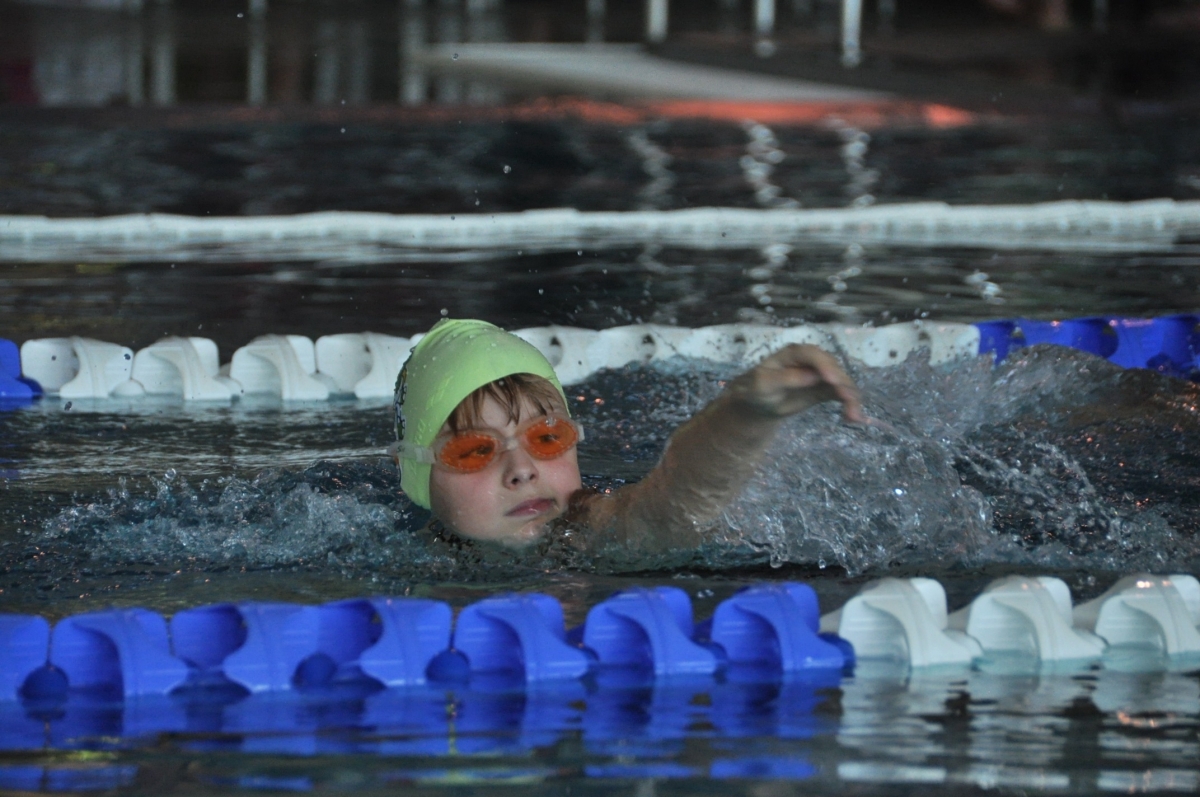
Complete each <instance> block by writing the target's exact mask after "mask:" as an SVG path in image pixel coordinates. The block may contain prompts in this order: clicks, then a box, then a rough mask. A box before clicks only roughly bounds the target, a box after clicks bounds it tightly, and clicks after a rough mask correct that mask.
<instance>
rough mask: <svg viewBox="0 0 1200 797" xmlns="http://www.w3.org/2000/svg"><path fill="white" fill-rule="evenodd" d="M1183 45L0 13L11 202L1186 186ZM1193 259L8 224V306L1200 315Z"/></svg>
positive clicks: (483, 12)
mask: <svg viewBox="0 0 1200 797" xmlns="http://www.w3.org/2000/svg"><path fill="white" fill-rule="evenodd" d="M1197 44H1200V0H865V2H861V0H686V1H685V0H671V1H670V2H668V0H339V1H338V2H333V1H332V0H0V214H7V215H18V216H30V215H45V216H50V217H55V218H60V219H80V218H93V217H107V216H115V215H120V214H129V213H154V212H158V213H172V214H181V215H186V216H196V217H214V218H213V222H214V223H216V221H217V220H216V218H215V217H244V216H272V215H290V214H297V213H306V212H314V211H329V210H341V211H372V212H380V213H389V214H413V213H438V214H447V215H450V216H454V215H455V214H480V213H503V212H516V211H524V210H530V209H538V208H556V207H570V208H576V209H579V210H581V211H638V210H677V209H685V208H693V207H705V206H723V207H740V208H754V209H762V210H770V209H778V208H792V209H812V208H862V207H868V206H874V205H879V206H882V205H887V204H903V203H911V202H929V201H934V202H943V203H949V204H952V205H1003V204H1025V205H1028V204H1033V203H1039V202H1050V201H1058V200H1113V201H1121V202H1130V201H1138V200H1148V199H1171V200H1176V201H1181V200H1194V199H1200V136H1198V135H1197V133H1196V129H1197V128H1196V124H1195V121H1196V116H1197V110H1198V108H1200V47H1197ZM89 240H92V239H89ZM0 243H2V241H0ZM1194 243H1195V242H1178V245H1173V246H1170V247H1167V248H1166V249H1163V248H1154V247H1149V248H1146V249H1145V250H1142V251H1128V250H1125V251H1100V250H1097V249H1095V248H1094V247H1093V248H1092V249H1090V250H1087V251H1083V250H1077V251H1073V250H1072V248H1071V247H1066V248H1060V249H1057V250H1054V249H1046V248H1039V247H1038V246H1031V247H1029V248H1021V247H1020V246H1011V247H1008V248H1006V249H1003V250H997V249H996V248H994V247H993V246H991V245H979V246H974V247H964V246H948V245H946V243H945V242H938V241H934V240H931V241H930V242H929V243H928V245H924V246H911V245H910V246H904V247H887V246H879V245H864V246H860V245H858V244H854V245H851V246H849V247H847V246H846V245H844V244H839V245H812V246H804V247H795V248H794V249H793V248H792V247H791V246H789V245H786V243H785V242H780V241H772V240H763V241H762V242H761V247H758V248H751V249H746V250H744V251H743V250H738V251H721V252H713V251H708V250H705V249H703V248H688V247H675V248H661V247H655V246H635V247H630V246H623V245H607V244H603V243H601V242H596V243H595V245H594V246H588V247H583V248H581V247H579V246H577V245H576V244H575V243H574V242H567V243H566V244H564V245H563V247H561V251H557V250H556V251H548V250H542V251H538V252H532V251H527V250H525V249H521V248H518V249H515V250H513V251H506V252H488V253H483V252H479V251H456V252H450V253H445V252H443V253H440V254H439V253H435V252H420V251H415V252H407V253H402V255H401V254H395V255H394V256H393V255H387V254H386V253H384V254H383V255H380V254H378V253H376V254H374V255H372V256H371V257H365V256H363V257H359V258H358V259H356V255H354V254H353V253H352V252H350V250H347V254H345V255H344V256H342V257H340V258H330V257H328V256H327V255H317V254H314V255H313V256H312V257H311V258H309V259H305V258H294V259H291V260H287V261H286V262H283V261H279V260H278V259H275V260H271V259H269V258H267V259H264V258H263V257H261V256H260V255H259V254H253V253H248V254H245V255H242V254H240V253H239V252H238V251H237V250H236V248H231V247H225V248H223V249H220V248H218V249H214V250H212V251H211V252H209V253H207V254H205V255H203V256H200V255H195V254H193V255H190V256H189V257H188V258H187V259H188V260H189V262H187V263H184V262H183V260H184V259H185V258H184V256H183V253H181V252H177V251H174V250H170V249H169V248H164V249H163V250H162V251H161V255H160V256H155V257H153V258H151V259H149V260H148V259H147V258H146V257H144V256H142V257H139V258H131V257H130V256H129V254H128V252H125V251H124V250H120V249H119V248H118V249H110V248H108V247H107V244H106V243H105V242H104V241H103V240H100V239H98V238H97V239H94V240H92V244H89V246H91V248H90V249H87V251H86V252H84V253H83V254H81V253H80V251H79V246H77V247H76V248H75V250H72V252H71V253H65V251H60V250H57V249H44V248H38V247H31V246H26V245H24V244H21V243H20V242H19V241H18V242H15V243H12V242H11V241H10V245H9V246H8V247H7V248H5V247H3V246H0V287H2V288H3V290H2V291H0V311H2V312H3V313H4V317H5V319H6V322H5V323H6V325H5V330H4V335H5V336H6V337H9V338H11V339H13V340H16V341H18V342H19V341H22V340H25V339H29V338H34V337H44V336H49V335H88V336H92V337H96V338H99V339H102V340H110V341H119V342H121V343H122V344H125V345H131V346H135V347H136V346H143V345H148V344H150V343H151V342H153V341H154V340H157V339H158V338H159V337H161V336H164V335H204V336H207V337H211V338H213V339H214V340H216V341H217V342H218V344H219V345H220V348H221V351H222V352H223V357H228V356H229V354H230V353H231V352H232V351H233V350H234V349H236V348H237V347H239V346H241V345H244V344H245V343H246V342H248V341H249V340H250V339H252V338H253V337H254V336H255V335H260V334H266V333H282V332H288V333H296V334H304V335H309V336H311V337H317V336H319V335H324V334H331V333H336V332H348V331H361V330H364V329H373V330H376V331H379V332H386V333H389V334H395V335H400V336H408V335H412V334H414V333H416V332H419V331H421V330H424V329H427V328H428V326H429V325H430V324H431V323H432V322H433V321H435V320H436V319H437V318H438V317H440V316H441V315H442V314H450V315H480V316H484V317H487V318H489V319H491V320H493V321H496V322H498V323H501V324H506V325H509V326H514V327H519V326H534V325H542V324H568V325H577V326H587V327H592V328H604V327H608V326H613V325H618V324H627V323H633V322H638V321H654V322H657V323H674V324H681V325H688V326H702V325H706V324H716V323H727V322H747V321H749V322H761V323H775V324H795V323H808V322H825V321H841V322H847V323H891V322H893V321H896V320H910V319H922V318H929V319H941V320H948V321H966V322H972V321H978V320H982V319H987V318H994V317H1013V316H1026V317H1034V318H1062V317H1068V316H1079V315H1109V314H1125V315H1135V314H1141V315H1154V314H1164V313H1171V312H1194V311H1195V310H1196V308H1197V307H1200V284H1198V283H1197V280H1196V278H1195V268H1194V267H1195V264H1196V259H1195V258H1196V255H1195V246H1194V245H1193V244H1194ZM80 246H83V244H80ZM84 248H85V249H86V248H87V247H86V246H85V247H84ZM355 251H359V250H355ZM177 266H178V268H177Z"/></svg>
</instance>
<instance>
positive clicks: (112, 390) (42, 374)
mask: <svg viewBox="0 0 1200 797" xmlns="http://www.w3.org/2000/svg"><path fill="white" fill-rule="evenodd" d="M132 369H133V351H132V350H131V349H129V348H127V347H125V346H119V345H117V344H116V343H105V342H104V341H100V340H92V339H90V338H80V337H71V338H40V339H36V340H27V341H25V342H24V343H23V344H21V373H22V374H23V375H24V376H25V377H27V378H29V379H33V380H34V381H36V382H37V383H38V384H39V385H41V386H42V390H44V391H45V392H46V394H48V395H58V396H60V397H61V398H64V399H93V398H108V397H109V396H112V395H120V394H124V395H128V394H129V392H132V393H133V394H134V395H137V394H138V393H140V392H141V390H140V389H137V388H135V389H133V390H132V391H130V390H129V388H131V387H133V386H132V385H130V384H129V376H130V373H131V371H132Z"/></svg>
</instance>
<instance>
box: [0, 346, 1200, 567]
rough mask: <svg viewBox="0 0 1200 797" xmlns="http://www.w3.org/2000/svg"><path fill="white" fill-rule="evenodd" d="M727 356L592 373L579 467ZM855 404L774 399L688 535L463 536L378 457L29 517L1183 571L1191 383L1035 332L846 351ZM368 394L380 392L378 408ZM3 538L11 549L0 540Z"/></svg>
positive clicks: (166, 549)
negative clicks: (945, 346) (954, 345)
mask: <svg viewBox="0 0 1200 797" xmlns="http://www.w3.org/2000/svg"><path fill="white" fill-rule="evenodd" d="M732 374H733V369H731V368H729V367H724V366H721V367H718V366H715V365H713V364H712V363H704V362H696V361H688V360H681V359H675V360H670V361H666V362H662V363H654V364H652V365H646V366H630V367H627V368H624V369H620V370H615V371H608V372H603V373H600V374H597V375H595V376H594V377H593V378H591V379H590V380H588V381H587V382H586V383H584V384H582V385H578V386H576V387H575V388H573V389H572V390H571V391H570V396H569V398H570V400H571V401H572V409H573V412H574V414H575V415H576V416H577V417H578V418H579V419H580V420H581V422H582V423H583V425H584V426H585V428H586V429H587V430H588V443H587V445H586V447H585V449H584V451H583V452H582V453H581V467H582V468H583V470H584V473H585V480H586V481H587V483H589V484H591V485H593V486H597V487H600V488H605V487H616V486H619V485H620V484H621V483H623V482H626V481H632V480H636V479H638V478H640V477H641V476H642V475H644V474H645V473H646V472H647V471H648V470H649V469H650V468H651V467H652V466H653V464H654V462H655V461H656V459H657V457H658V455H659V453H660V451H661V450H662V447H663V445H664V444H665V442H666V440H667V438H668V437H669V435H670V433H671V431H672V430H673V429H674V428H676V427H677V426H678V425H679V424H680V423H681V422H683V421H685V420H686V418H687V417H689V416H690V415H691V414H692V413H694V412H695V411H697V410H698V409H699V408H700V407H702V406H704V405H705V404H706V403H707V402H708V401H710V400H711V399H712V398H713V397H714V396H716V395H717V394H718V392H719V391H720V389H721V386H722V384H723V380H725V379H728V378H729V377H730V376H731V375H732ZM854 375H855V377H856V379H857V380H858V381H859V383H860V385H861V387H862V389H863V394H864V400H865V404H866V408H867V411H868V413H869V414H870V415H871V416H872V417H874V418H876V419H878V420H879V421H880V422H881V423H879V424H877V425H870V426H866V427H862V426H849V425H846V424H844V423H843V422H842V421H841V420H840V418H839V417H838V414H837V412H836V408H835V407H833V406H822V407H819V408H817V409H815V410H813V411H811V412H808V413H805V414H803V415H801V416H798V417H796V418H793V419H790V420H789V421H788V422H787V423H786V424H785V426H784V428H783V430H782V432H781V433H780V435H779V436H778V438H777V439H776V442H775V443H774V444H773V446H772V448H771V450H770V451H768V452H767V455H766V457H765V462H766V463H768V464H767V466H765V467H764V468H763V469H762V470H761V471H760V472H759V474H758V475H757V476H756V477H755V478H754V479H753V480H752V481H751V483H750V484H749V485H748V486H747V488H746V489H745V491H744V493H743V495H742V496H741V497H740V498H739V499H738V500H736V501H735V502H734V503H733V504H732V505H731V506H730V507H729V508H728V510H727V511H726V513H725V515H724V518H723V522H721V523H719V524H718V525H717V527H716V528H713V529H709V530H707V531H706V533H705V534H703V535H702V536H701V537H698V544H697V546H696V548H695V549H694V550H691V551H684V552H678V553H677V554H673V555H670V556H665V557H656V558H649V557H637V556H631V557H628V558H627V559H626V560H625V561H621V562H616V563H614V562H612V561H608V562H596V561H590V560H588V559H586V558H585V557H581V556H580V555H579V550H578V547H579V546H576V545H575V544H574V541H573V540H571V539H569V538H568V539H565V540H564V539H561V538H560V539H555V540H551V541H549V542H548V543H547V544H546V545H544V546H542V547H541V548H538V549H537V550H534V551H529V552H526V553H524V554H522V555H512V554H506V553H502V552H487V551H479V550H475V549H472V548H471V547H470V546H466V547H463V546H457V545H455V544H454V543H453V541H452V540H451V541H446V540H444V539H441V538H440V537H438V536H436V535H430V534H428V533H426V532H424V531H422V529H423V528H424V526H425V522H426V519H427V517H428V516H427V514H426V513H425V512H423V511H422V510H420V509H418V508H416V507H414V506H413V505H412V504H411V503H410V502H409V501H408V500H407V499H406V498H405V497H404V496H403V494H402V493H401V492H400V490H399V479H398V477H397V475H396V473H395V470H394V469H393V468H392V467H391V465H390V464H386V463H385V462H384V461H383V460H371V461H350V462H336V463H334V462H318V463H317V464H315V465H313V466H311V467H309V468H306V469H303V470H290V469H286V468H279V469H271V470H266V471H263V472H260V473H259V474H257V475H256V476H254V477H251V478H244V477H240V476H233V475H227V476H222V477H219V478H215V479H206V480H204V481H202V482H200V483H199V484H193V483H191V482H190V481H189V480H188V479H187V478H185V477H184V476H181V475H177V474H175V473H174V472H173V471H170V472H168V473H167V475H165V476H162V477H158V478H156V479H153V480H152V482H151V486H150V489H149V490H143V491H140V492H139V491H138V490H135V489H131V488H129V487H127V486H126V485H125V483H124V482H122V483H121V484H120V485H119V486H117V487H115V488H113V489H111V490H109V491H107V492H106V493H103V494H101V495H98V496H88V497H81V498H79V499H78V500H77V501H76V503H75V505H74V506H71V507H69V508H68V509H65V510H63V511H61V512H60V513H58V514H57V515H56V516H54V517H52V518H51V519H50V520H48V521H47V522H46V523H45V524H44V525H43V526H42V527H41V529H40V530H38V531H37V532H36V533H35V534H34V535H33V536H32V542H33V543H34V544H35V545H36V546H38V547H39V549H40V550H41V551H43V552H45V551H51V552H55V551H57V552H62V553H63V554H64V556H66V555H67V554H68V553H69V555H70V556H73V557H76V558H79V557H82V558H83V560H84V561H85V562H86V563H90V565H89V566H95V565H97V564H99V565H100V566H104V567H109V568H111V567H118V566H121V565H122V563H125V564H128V563H142V564H145V565H147V566H150V565H155V566H158V567H170V568H172V569H174V568H176V567H185V568H187V567H191V568H212V567H249V568H260V569H279V568H297V567H303V568H314V569H318V570H322V571H332V572H339V571H340V572H342V573H344V574H346V575H350V576H354V575H364V574H372V575H375V574H384V575H385V576H388V577H392V578H397V579H410V580H414V581H423V582H429V581H435V580H455V581H479V580H494V579H503V580H512V579H513V578H520V577H522V576H526V575H527V576H530V577H534V575H535V574H537V573H540V572H544V571H546V570H548V569H561V568H563V567H581V568H585V569H587V568H595V569H607V570H651V569H665V568H671V567H677V566H680V565H688V566H693V567H701V568H707V569H717V570H720V569H724V568H728V567H735V566H745V565H774V566H778V565H783V564H788V563H805V564H812V563H820V562H824V563H825V564H826V565H835V566H838V567H841V568H843V569H845V570H846V571H848V572H850V573H852V574H855V573H863V572H870V571H883V570H885V569H887V568H889V567H892V566H894V565H903V566H912V567H920V568H923V569H925V570H927V571H929V570H938V569H942V568H946V567H953V566H960V565H961V566H980V565H988V564H1005V565H1008V564H1016V565H1022V566H1031V567H1044V568H1089V569H1094V570H1105V571H1129V570H1136V569H1148V570H1158V571H1170V570H1176V569H1178V570H1188V569H1192V570H1194V569H1196V564H1197V563H1198V562H1200V545H1198V544H1197V541H1196V539H1195V531H1196V529H1197V528H1200V499H1197V498H1196V497H1195V495H1196V494H1197V491H1196V490H1195V485H1196V484H1200V410H1198V409H1197V407H1198V406H1200V390H1198V389H1197V388H1196V386H1194V385H1190V384H1189V383H1185V382H1180V381H1177V380H1171V379H1169V378H1166V377H1161V376H1159V375H1157V374H1152V373H1149V372H1140V371H1123V370H1121V369H1119V368H1116V367H1115V366H1112V365H1110V364H1108V363H1106V362H1104V361H1102V360H1098V359H1096V358H1093V357H1090V356H1088V355H1085V354H1081V353H1078V352H1073V351H1069V350H1065V349H1057V348H1052V347H1046V348H1034V349H1030V350H1025V351H1023V352H1022V353H1021V354H1020V355H1019V356H1014V357H1012V358H1010V360H1009V361H1007V362H1006V363H1004V364H1003V365H1001V366H998V367H995V368H993V366H992V364H991V363H990V361H989V360H988V359H987V358H977V359H970V360H961V361H958V362H955V363H952V364H948V365H943V366H936V367H935V366H930V365H929V363H928V361H927V359H926V358H923V357H922V356H920V355H914V356H913V357H912V358H910V359H909V360H908V361H907V362H905V363H904V364H902V365H900V366H897V367H893V368H885V369H858V370H857V371H856V372H855V374H854ZM380 412H382V410H381V411H380ZM6 558H8V557H6Z"/></svg>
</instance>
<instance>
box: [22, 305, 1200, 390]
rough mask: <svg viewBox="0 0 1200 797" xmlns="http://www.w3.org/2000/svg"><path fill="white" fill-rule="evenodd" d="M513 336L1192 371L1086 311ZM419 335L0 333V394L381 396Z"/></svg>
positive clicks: (562, 344)
mask: <svg viewBox="0 0 1200 797" xmlns="http://www.w3.org/2000/svg"><path fill="white" fill-rule="evenodd" d="M515 334H516V335H518V336H519V337H521V338H523V339H525V340H527V341H529V342H530V343H531V344H533V345H534V346H536V347H537V348H538V349H539V350H540V351H541V352H542V353H543V354H545V355H546V358H547V359H548V360H549V361H550V363H551V364H552V365H553V366H554V368H555V370H556V371H557V372H558V375H559V378H560V379H561V380H562V382H563V384H567V385H570V384H576V383H578V382H581V381H583V380H584V379H587V378H588V377H589V376H591V375H592V374H594V373H596V372H597V371H599V370H601V369H604V368H620V367H622V366H625V365H628V364H629V363H647V362H651V361H654V360H663V359H668V358H670V357H675V356H682V357H693V358H697V359H704V360H709V361H712V362H717V363H728V364H731V365H744V366H748V365H750V364H752V363H754V362H757V361H758V360H761V359H762V358H763V357H765V356H766V355H768V354H770V353H771V352H773V351H776V350H778V349H780V348H782V347H783V346H786V345H788V344H791V343H807V344H812V345H815V346H820V347H821V348H823V349H826V350H827V351H836V352H841V353H843V354H845V355H846V356H847V357H849V358H851V359H853V360H857V361H859V362H861V363H862V364H863V365H866V366H868V367H872V368H878V367H884V366H888V365H898V364H900V363H903V362H904V361H905V360H906V359H907V358H908V356H909V355H910V354H911V353H912V352H914V351H916V350H918V349H927V350H928V351H929V358H930V362H931V363H932V364H935V365H937V364H940V363H944V362H948V361H951V360H954V359H956V358H959V357H970V356H976V355H978V354H984V353H991V354H992V355H993V356H994V357H995V359H996V361H997V362H999V361H1001V360H1003V359H1004V358H1005V357H1007V356H1008V355H1009V354H1010V353H1011V352H1013V351H1015V350H1017V349H1019V348H1022V347H1025V346H1032V345H1035V344H1040V343H1051V344H1057V345H1061V346H1069V347H1072V348H1076V349H1081V350H1083V351H1087V352H1090V353H1092V354H1095V355H1097V356H1100V357H1105V358H1107V359H1109V360H1110V361H1112V362H1114V363H1116V364H1118V365H1121V366H1124V367H1127V368H1149V369H1151V370H1156V371H1158V372H1160V373H1164V374H1167V375H1169V376H1175V377H1180V378H1184V379H1192V380H1200V315H1187V314H1181V315H1172V316H1165V317H1162V318H1149V319H1142V318H1119V317H1096V318H1079V319H1069V320H1065V321H1035V320H1029V319H1007V320H997V321H981V322H978V323H975V324H955V323H937V322H929V321H911V322H905V323H896V324H889V325H887V326H883V327H862V326H847V325H844V324H806V325H800V326H794V327H776V326H767V325H762V324H722V325H717V326H711V327H699V328H696V329H689V328H687V327H673V326H663V325H658V324H631V325H628V326H622V327H612V328H609V329H603V330H598V331H597V330H590V329H581V328H577V327H560V326H549V327H530V328H527V329H521V330H517V331H516V332H515ZM418 340H420V335H416V336H413V337H412V338H401V337H394V336H391V335H383V334H380V333H376V332H363V333H346V334H338V335H326V336H324V337H321V338H318V339H317V340H316V341H315V342H314V341H312V340H311V339H309V338H307V337H304V336H303V335H263V336H260V337H258V338H255V339H254V340H253V341H251V342H250V343H248V344H247V345H245V346H242V347H241V348H239V349H238V350H237V351H235V352H234V354H233V358H232V360H231V361H230V362H227V363H225V364H224V365H220V363H219V357H218V352H217V345H216V344H215V343H214V342H213V341H212V340H209V339H207V338H200V337H186V338H184V337H167V338H163V339H162V340H159V341H157V342H155V343H153V344H151V345H150V346H147V347H146V348H144V349H141V350H140V351H138V352H136V354H135V353H134V352H133V351H132V350H131V349H129V348H127V347H124V346H120V345H118V344H115V343H107V342H104V341H97V340H92V339H90V338H83V337H69V338H38V339H34V340H27V341H25V342H24V343H23V344H21V347H20V349H19V353H18V349H17V347H16V344H14V343H13V342H12V341H7V340H0V401H4V402H6V403H9V404H12V403H21V402H28V401H32V400H33V399H35V398H37V397H38V396H40V395H42V394H43V393H44V394H46V395H52V396H59V397H60V398H64V399H85V398H89V399H103V398H110V397H116V398H125V399H129V398H136V397H138V396H157V395H165V396H176V397H179V398H182V399H183V400H185V401H219V402H229V401H232V400H234V399H236V398H239V397H241V396H244V395H247V394H265V395H272V396H277V397H279V398H281V399H283V400H284V401H324V400H326V399H329V398H334V397H351V396H353V397H356V398H360V399H379V398H387V397H390V396H391V395H392V390H393V387H394V384H395V379H396V374H397V373H398V372H399V370H400V366H401V365H402V364H403V362H404V360H405V359H406V358H407V356H408V352H409V350H410V349H411V348H412V346H413V345H415V344H416V342H417V341H418Z"/></svg>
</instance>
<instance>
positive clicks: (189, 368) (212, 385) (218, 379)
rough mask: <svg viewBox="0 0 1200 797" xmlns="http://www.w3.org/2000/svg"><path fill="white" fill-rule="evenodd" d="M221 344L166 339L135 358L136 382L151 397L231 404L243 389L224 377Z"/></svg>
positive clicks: (199, 339) (148, 347) (206, 341)
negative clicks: (220, 354)
mask: <svg viewBox="0 0 1200 797" xmlns="http://www.w3.org/2000/svg"><path fill="white" fill-rule="evenodd" d="M220 367H221V364H220V360H219V359H218V354H217V344H216V343H214V342H213V341H211V340H209V339H208V338H174V337H171V338H163V339H162V340H160V341H158V342H156V343H153V344H151V345H150V346H147V347H146V348H144V349H142V350H141V351H139V352H138V353H137V354H136V355H134V358H133V379H134V381H136V382H138V383H139V384H140V385H141V386H142V388H143V389H144V390H145V391H146V394H147V395H151V396H179V397H181V398H183V400H184V401H231V400H232V399H233V397H234V396H238V395H241V393H242V387H241V385H239V384H238V383H236V382H234V381H233V380H232V379H230V378H229V377H223V376H220V374H219V372H220Z"/></svg>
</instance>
